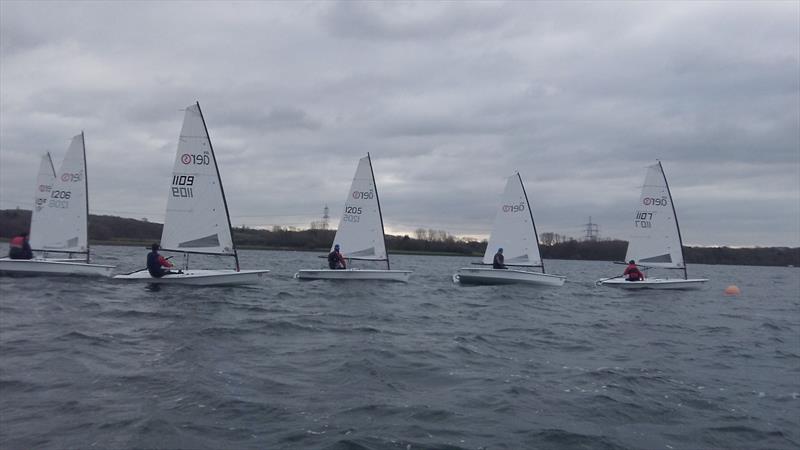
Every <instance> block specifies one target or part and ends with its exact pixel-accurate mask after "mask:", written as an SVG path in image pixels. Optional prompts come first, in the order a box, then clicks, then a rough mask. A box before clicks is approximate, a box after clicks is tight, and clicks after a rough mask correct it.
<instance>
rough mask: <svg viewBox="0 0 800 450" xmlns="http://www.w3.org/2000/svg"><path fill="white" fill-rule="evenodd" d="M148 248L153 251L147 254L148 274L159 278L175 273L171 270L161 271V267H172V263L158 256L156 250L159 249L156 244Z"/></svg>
mask: <svg viewBox="0 0 800 450" xmlns="http://www.w3.org/2000/svg"><path fill="white" fill-rule="evenodd" d="M150 248H151V249H152V250H153V251H151V252H150V253H148V254H147V271H148V272H150V275H152V276H154V277H156V278H161V277H163V276H164V275H167V274H170V273H175V272H173V271H171V270H164V269H163V267H167V268H170V267H172V263H171V262H169V261H167V258H164V257H163V256H161V255H159V254H158V249H159V248H161V247H160V246H159V245H158V244H153V245H152V246H151V247H150Z"/></svg>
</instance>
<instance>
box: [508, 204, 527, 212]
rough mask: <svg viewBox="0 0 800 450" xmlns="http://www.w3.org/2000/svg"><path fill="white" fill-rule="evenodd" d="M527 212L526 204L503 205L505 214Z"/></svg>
mask: <svg viewBox="0 0 800 450" xmlns="http://www.w3.org/2000/svg"><path fill="white" fill-rule="evenodd" d="M520 211H525V204H524V203H520V204H518V205H503V212H520Z"/></svg>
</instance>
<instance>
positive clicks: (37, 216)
mask: <svg viewBox="0 0 800 450" xmlns="http://www.w3.org/2000/svg"><path fill="white" fill-rule="evenodd" d="M55 180H56V170H55V168H54V167H53V159H52V158H50V152H48V153H45V154H44V155H42V161H41V162H40V163H39V174H38V175H37V176H36V190H35V192H34V204H33V210H31V231H30V233H29V238H28V239H29V242H30V245H31V247H32V248H34V249H41V248H42V245H43V244H42V239H43V238H44V231H45V230H44V227H45V223H46V222H45V220H44V217H43V216H42V210H44V209H45V208H46V207H47V202H48V201H49V200H50V192H52V190H53V183H55Z"/></svg>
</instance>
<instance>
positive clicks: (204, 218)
mask: <svg viewBox="0 0 800 450" xmlns="http://www.w3.org/2000/svg"><path fill="white" fill-rule="evenodd" d="M161 246H162V248H164V249H172V250H174V251H183V252H187V253H203V254H213V255H231V256H235V254H236V251H235V248H234V245H233V236H232V234H231V229H230V223H229V219H228V213H227V208H226V206H225V199H224V194H223V191H222V185H221V182H220V178H219V171H218V168H217V161H216V158H215V157H214V151H213V149H212V147H211V140H210V139H209V137H208V132H207V130H206V126H205V122H204V120H203V116H202V112H201V111H200V106H199V105H198V104H194V105H191V106H189V107H187V108H186V112H185V114H184V119H183V126H182V128H181V134H180V137H179V139H178V149H177V152H176V155H175V162H174V164H173V170H172V180H171V182H170V186H169V191H168V194H167V214H166V217H165V219H164V229H163V231H162V234H161Z"/></svg>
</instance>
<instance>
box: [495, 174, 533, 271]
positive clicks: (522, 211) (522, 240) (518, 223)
mask: <svg viewBox="0 0 800 450" xmlns="http://www.w3.org/2000/svg"><path fill="white" fill-rule="evenodd" d="M500 248H502V249H503V256H504V257H505V263H506V264H507V265H512V266H535V267H538V266H541V265H542V257H541V255H540V254H539V241H538V237H537V234H536V225H535V224H534V223H533V214H532V212H531V206H530V203H528V196H527V194H526V193H525V187H524V186H523V184H522V177H521V176H520V175H519V173H517V174H515V175H513V176H511V177H509V178H508V181H507V182H506V188H505V190H504V191H503V196H502V198H501V201H500V207H499V208H498V210H497V215H496V216H495V219H494V226H493V227H492V234H491V236H490V237H489V244H488V245H487V246H486V253H484V255H483V263H484V264H492V261H493V259H494V255H495V253H497V250H498V249H500Z"/></svg>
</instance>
